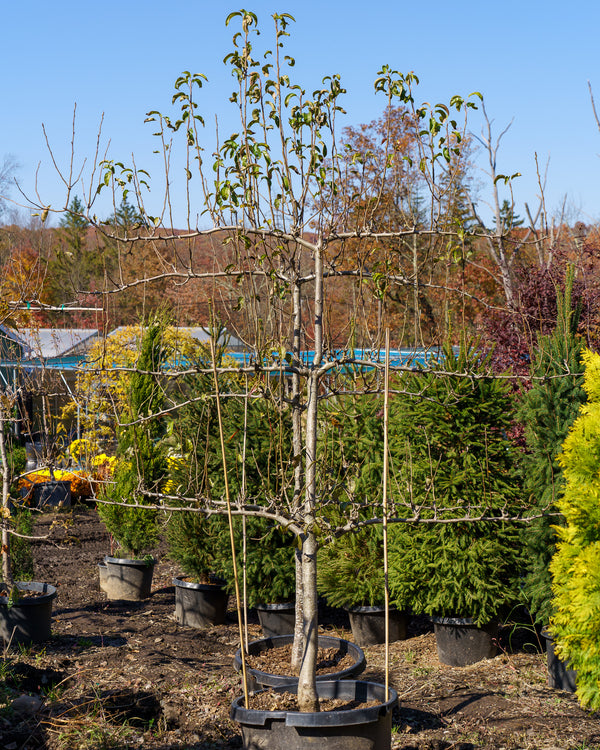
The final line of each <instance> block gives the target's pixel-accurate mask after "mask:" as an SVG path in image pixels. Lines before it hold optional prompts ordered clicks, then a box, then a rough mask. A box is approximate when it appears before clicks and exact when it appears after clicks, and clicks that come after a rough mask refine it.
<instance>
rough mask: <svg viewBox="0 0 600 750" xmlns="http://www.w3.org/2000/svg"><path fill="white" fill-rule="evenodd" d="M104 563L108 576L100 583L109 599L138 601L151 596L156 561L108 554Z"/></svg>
mask: <svg viewBox="0 0 600 750" xmlns="http://www.w3.org/2000/svg"><path fill="white" fill-rule="evenodd" d="M104 564H105V565H106V577H105V580H104V583H103V584H102V578H101V579H100V580H101V583H100V585H101V588H102V590H103V591H104V592H105V593H106V596H107V597H108V598H109V599H111V600H124V601H130V602H136V601H140V600H142V599H147V598H148V597H149V596H150V591H151V589H152V576H153V574H154V561H150V560H130V559H128V558H124V557H108V556H106V557H105V558H104ZM100 575H101V576H102V572H101V573H100Z"/></svg>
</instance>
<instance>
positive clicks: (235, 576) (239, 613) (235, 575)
mask: <svg viewBox="0 0 600 750" xmlns="http://www.w3.org/2000/svg"><path fill="white" fill-rule="evenodd" d="M210 354H211V357H212V366H213V378H214V381H215V397H216V402H217V418H218V420H219V440H220V442H221V457H222V458H223V479H224V481H225V500H226V501H227V519H228V521H229V540H230V542H231V556H232V561H233V581H234V584H235V605H236V609H237V620H238V628H239V636H240V654H241V657H242V681H243V684H244V706H245V707H246V708H249V704H248V677H247V675H246V654H245V649H244V628H243V624H242V610H241V602H240V584H239V581H238V571H237V559H236V556H235V538H234V536H233V514H232V512H231V498H230V495H229V480H228V478H227V457H226V456H225V436H224V435H223V416H222V414H221V398H220V391H219V378H218V376H217V363H216V361H215V342H214V340H213V337H212V336H211V338H210Z"/></svg>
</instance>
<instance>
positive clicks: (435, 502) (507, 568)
mask: <svg viewBox="0 0 600 750" xmlns="http://www.w3.org/2000/svg"><path fill="white" fill-rule="evenodd" d="M487 367H488V359H487V358H486V357H485V356H484V355H483V354H482V353H481V352H480V351H478V349H477V347H476V346H474V345H473V344H467V343H463V344H462V345H461V347H460V351H459V352H458V353H455V352H454V351H453V349H452V348H451V347H446V349H445V351H444V354H443V356H442V357H441V358H440V362H439V369H440V370H441V371H442V372H440V373H439V374H437V373H435V372H432V373H430V374H425V375H422V376H417V375H412V374H411V375H408V376H403V378H402V381H401V383H400V384H399V389H402V390H404V391H405V394H406V395H405V394H402V395H399V396H397V397H396V398H395V399H394V400H393V402H392V404H391V408H390V454H391V463H392V466H394V467H396V472H395V474H394V476H393V479H392V481H391V485H392V486H393V487H395V488H396V492H397V493H398V494H397V497H396V498H395V501H396V503H397V505H396V511H395V512H396V513H397V514H404V515H406V514H407V512H410V513H411V514H414V513H415V512H418V514H419V517H420V522H417V523H403V524H394V525H392V526H391V527H390V589H391V592H392V598H393V599H394V600H395V602H396V604H397V606H398V607H408V608H410V609H411V610H412V611H413V612H415V613H426V614H429V615H432V616H433V621H434V625H435V630H436V640H437V646H438V656H439V658H440V660H441V661H442V662H443V663H446V664H451V665H453V666H459V665H464V664H469V663H472V662H474V661H478V660H479V659H482V658H486V657H491V656H493V655H494V654H495V652H496V643H495V634H496V630H497V620H498V618H499V617H501V616H502V614H503V613H504V612H506V611H508V608H509V607H511V606H513V605H514V604H516V603H517V602H518V601H519V596H520V583H521V579H522V572H523V568H524V560H523V557H524V555H523V551H522V545H521V535H520V530H519V528H518V525H517V524H516V523H511V522H510V521H500V520H481V517H482V516H483V517H491V518H500V517H509V518H510V517H511V516H515V515H518V513H519V512H521V511H522V510H523V507H522V501H521V500H520V496H521V493H520V484H519V475H518V471H517V469H518V461H517V457H516V453H515V448H514V447H513V445H512V444H511V442H510V441H509V440H508V439H507V438H506V433H507V431H508V429H509V427H510V425H511V417H512V409H511V397H510V392H509V389H508V386H507V385H505V383H504V382H503V381H501V380H498V379H494V378H493V377H486V374H487ZM467 372H468V373H474V374H476V375H477V377H473V378H470V377H460V376H459V375H458V374H457V375H453V374H448V373H467ZM400 493H402V494H400Z"/></svg>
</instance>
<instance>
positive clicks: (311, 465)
mask: <svg viewBox="0 0 600 750" xmlns="http://www.w3.org/2000/svg"><path fill="white" fill-rule="evenodd" d="M322 253H323V246H322V244H321V242H319V243H318V244H317V246H316V247H315V252H314V268H315V292H314V325H315V357H314V361H313V366H312V370H311V372H310V374H309V376H308V383H307V388H306V395H307V402H306V440H305V465H304V478H305V487H306V489H305V495H304V533H303V536H302V596H303V601H302V606H303V619H302V634H303V637H304V655H303V658H302V667H301V669H300V676H299V678H298V707H299V709H300V711H318V710H319V699H318V696H317V680H316V666H317V646H318V633H317V631H318V626H319V622H318V611H317V538H316V536H315V532H314V527H315V520H316V519H315V511H316V504H317V497H316V495H317V432H318V430H317V428H318V412H319V409H318V406H319V400H318V396H319V382H320V373H319V369H320V367H321V364H322V360H323V255H322Z"/></svg>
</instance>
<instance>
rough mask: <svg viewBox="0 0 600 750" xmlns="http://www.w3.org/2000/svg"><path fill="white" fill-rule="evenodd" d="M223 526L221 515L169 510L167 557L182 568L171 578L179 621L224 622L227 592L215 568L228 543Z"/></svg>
mask: <svg viewBox="0 0 600 750" xmlns="http://www.w3.org/2000/svg"><path fill="white" fill-rule="evenodd" d="M227 527H228V524H227V519H226V518H224V517H223V516H209V517H206V516H204V515H203V514H202V513H194V512H185V511H173V512H172V513H171V515H170V516H169V518H168V520H167V524H166V530H167V543H168V545H169V557H170V558H171V559H172V560H175V561H176V562H177V563H179V565H180V567H181V569H182V571H183V572H182V574H181V575H179V576H177V577H176V578H174V579H173V585H174V586H175V619H176V620H177V622H178V623H179V624H180V625H187V626H189V627H192V628H205V627H208V626H210V625H220V624H222V623H223V622H225V617H226V614H227V599H228V594H227V591H226V590H225V582H224V581H223V579H222V578H220V576H219V575H218V574H217V569H218V568H222V560H221V559H220V558H221V550H223V549H226V547H225V544H228V543H229V534H228V529H227ZM230 557H231V553H230Z"/></svg>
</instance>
